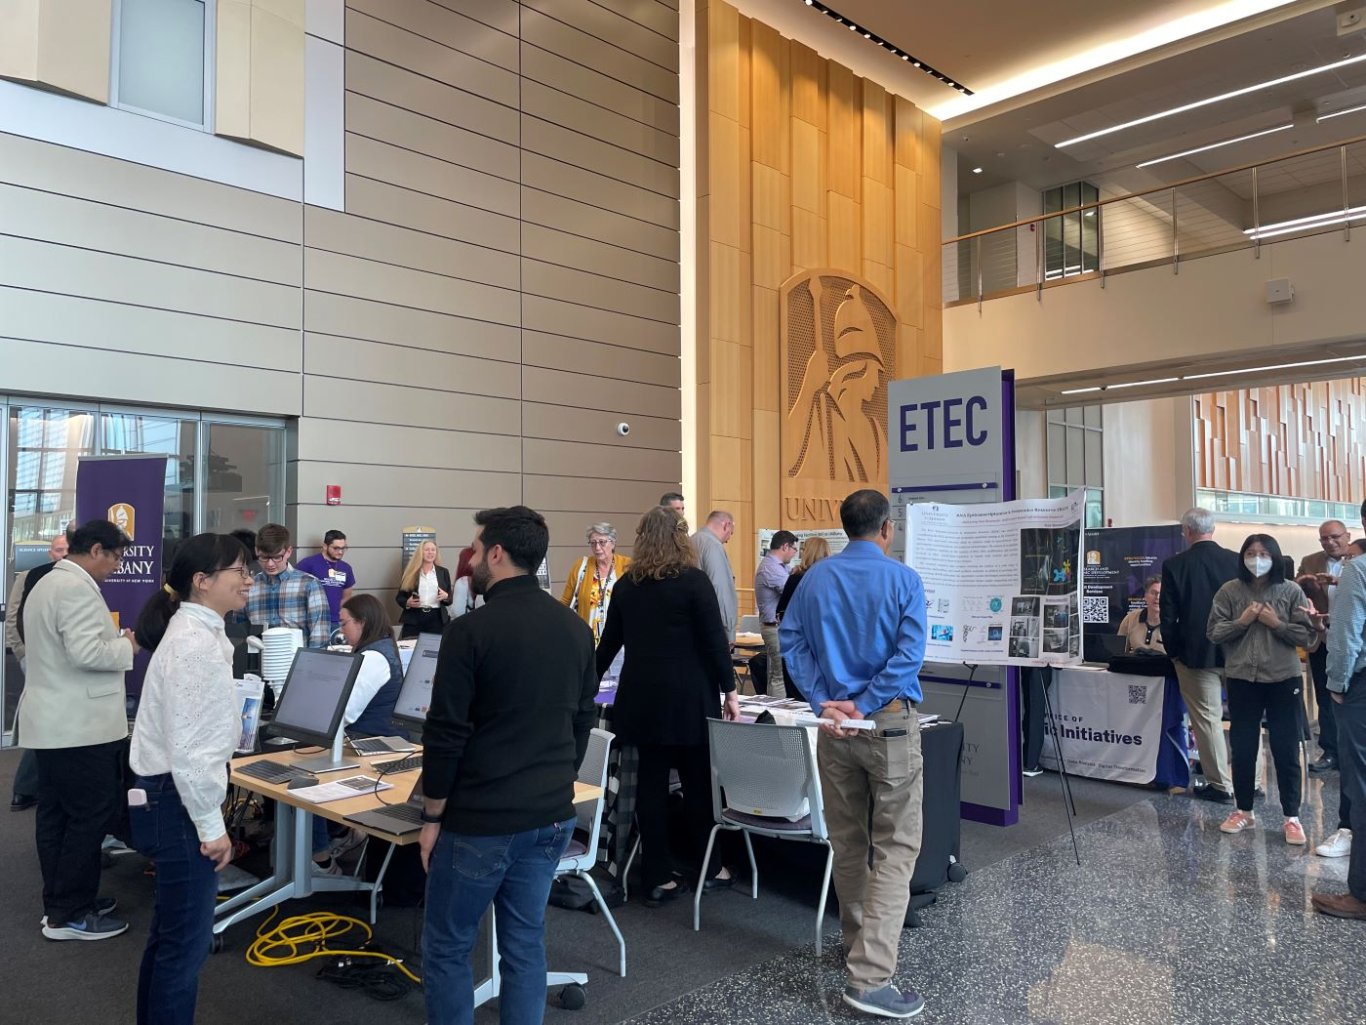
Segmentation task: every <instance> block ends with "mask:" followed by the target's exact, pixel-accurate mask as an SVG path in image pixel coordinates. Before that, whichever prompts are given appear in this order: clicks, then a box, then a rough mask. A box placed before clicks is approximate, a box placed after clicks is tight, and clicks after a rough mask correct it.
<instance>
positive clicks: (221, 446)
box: [203, 423, 285, 533]
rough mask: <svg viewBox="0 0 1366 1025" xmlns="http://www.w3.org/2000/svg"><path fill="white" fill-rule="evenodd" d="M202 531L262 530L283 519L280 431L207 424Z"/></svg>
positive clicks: (282, 455) (282, 465) (282, 471)
mask: <svg viewBox="0 0 1366 1025" xmlns="http://www.w3.org/2000/svg"><path fill="white" fill-rule="evenodd" d="M205 426H207V428H208V440H207V442H206V445H205V451H206V452H207V453H208V459H207V462H206V464H205V468H204V469H205V474H204V528H203V529H205V530H213V531H218V532H220V533H226V532H227V531H230V530H239V529H246V530H259V529H260V528H261V525H262V524H265V523H283V522H284V516H285V495H284V482H285V472H284V465H285V464H284V458H285V432H284V431H282V430H280V429H279V428H278V427H254V426H249V425H242V424H222V423H211V424H206V425H205Z"/></svg>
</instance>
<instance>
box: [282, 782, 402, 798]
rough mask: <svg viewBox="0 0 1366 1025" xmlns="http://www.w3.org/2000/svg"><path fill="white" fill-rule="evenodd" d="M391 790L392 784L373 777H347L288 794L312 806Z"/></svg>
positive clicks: (301, 788) (302, 788)
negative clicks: (308, 802) (310, 803)
mask: <svg viewBox="0 0 1366 1025" xmlns="http://www.w3.org/2000/svg"><path fill="white" fill-rule="evenodd" d="M361 784H364V785H363V786H362V785H361ZM392 789H394V785H393V784H392V783H381V782H380V781H379V780H377V779H375V778H374V777H373V776H348V777H347V778H346V779H338V780H333V781H331V782H329V783H319V784H318V785H317V786H315V787H300V788H299V789H298V790H291V791H290V794H292V795H293V796H294V797H300V798H303V800H305V801H311V802H312V803H313V804H325V803H327V802H328V801H341V800H344V799H345V798H348V797H363V796H365V795H366V794H374V793H378V792H379V791H381V790H392Z"/></svg>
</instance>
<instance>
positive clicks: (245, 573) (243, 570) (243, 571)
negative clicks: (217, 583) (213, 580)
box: [218, 563, 251, 580]
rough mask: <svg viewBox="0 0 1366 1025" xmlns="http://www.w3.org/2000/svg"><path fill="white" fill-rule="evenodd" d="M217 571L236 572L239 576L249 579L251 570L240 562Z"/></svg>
mask: <svg viewBox="0 0 1366 1025" xmlns="http://www.w3.org/2000/svg"><path fill="white" fill-rule="evenodd" d="M218 572H219V573H236V574H237V575H238V576H239V577H242V578H243V579H246V580H249V579H251V570H249V569H247V567H245V566H243V565H242V564H241V563H238V564H237V565H236V566H227V567H225V568H224V569H220V570H218Z"/></svg>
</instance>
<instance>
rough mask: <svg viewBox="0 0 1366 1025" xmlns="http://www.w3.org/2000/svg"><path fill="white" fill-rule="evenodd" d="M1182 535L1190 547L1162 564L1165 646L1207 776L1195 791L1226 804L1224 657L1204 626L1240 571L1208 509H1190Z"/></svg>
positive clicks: (1229, 792) (1229, 795)
mask: <svg viewBox="0 0 1366 1025" xmlns="http://www.w3.org/2000/svg"><path fill="white" fill-rule="evenodd" d="M1181 534H1182V536H1183V537H1185V539H1186V545H1187V548H1186V550H1185V551H1184V552H1181V553H1180V554H1179V555H1173V556H1172V557H1171V558H1170V559H1168V560H1167V561H1166V562H1164V563H1163V564H1162V596H1161V598H1160V599H1159V602H1160V608H1161V610H1162V644H1163V646H1164V647H1165V648H1166V649H1167V654H1168V655H1170V656H1171V659H1172V664H1173V665H1174V666H1175V667H1176V679H1177V682H1178V683H1179V684H1180V687H1181V697H1182V698H1184V699H1185V702H1186V710H1187V711H1188V712H1189V713H1190V720H1191V727H1192V728H1193V729H1194V730H1195V747H1196V750H1197V751H1199V752H1200V767H1201V769H1202V770H1203V771H1204V774H1205V786H1203V787H1201V788H1199V789H1196V790H1195V791H1194V794H1195V796H1196V797H1200V798H1203V799H1204V800H1207V801H1216V802H1218V803H1220V804H1225V803H1227V802H1229V801H1231V800H1233V786H1232V777H1231V776H1230V775H1229V763H1228V747H1227V745H1226V743H1225V741H1224V726H1223V718H1224V714H1223V713H1224V705H1223V696H1222V690H1223V672H1222V666H1223V664H1224V659H1223V655H1222V654H1221V653H1220V651H1219V648H1218V645H1216V644H1214V643H1212V642H1211V641H1210V639H1209V637H1208V636H1207V635H1206V633H1205V630H1206V626H1207V625H1208V623H1209V610H1210V605H1211V604H1212V603H1213V601H1214V594H1215V592H1216V591H1218V590H1219V588H1221V587H1223V586H1224V584H1226V583H1227V582H1228V581H1230V580H1232V579H1233V578H1234V577H1236V576H1237V575H1238V554H1237V553H1236V552H1231V551H1229V550H1228V549H1227V548H1221V547H1220V546H1219V545H1217V544H1215V543H1214V515H1213V514H1212V513H1211V512H1210V511H1209V510H1208V509H1200V508H1195V509H1187V510H1186V514H1185V515H1184V516H1182V517H1181Z"/></svg>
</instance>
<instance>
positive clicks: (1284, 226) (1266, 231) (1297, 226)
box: [1243, 206, 1366, 242]
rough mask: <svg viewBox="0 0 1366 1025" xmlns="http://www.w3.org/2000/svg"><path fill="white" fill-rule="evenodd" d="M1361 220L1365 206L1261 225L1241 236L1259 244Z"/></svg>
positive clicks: (1365, 212) (1244, 230)
mask: <svg viewBox="0 0 1366 1025" xmlns="http://www.w3.org/2000/svg"><path fill="white" fill-rule="evenodd" d="M1363 218H1366V206H1356V207H1351V208H1350V209H1347V210H1330V211H1328V212H1327V213H1322V214H1312V215H1311V216H1309V217H1296V218H1294V219H1292V220H1289V221H1277V222H1276V223H1275V224H1263V225H1262V226H1261V227H1260V228H1244V229H1243V234H1244V235H1247V236H1249V237H1251V239H1252V240H1253V241H1254V242H1260V241H1261V240H1262V239H1267V238H1275V237H1276V236H1278V235H1290V234H1293V233H1294V232H1297V231H1316V230H1318V229H1319V228H1331V227H1332V226H1333V225H1335V224H1348V223H1351V222H1352V221H1359V220H1361V219H1363Z"/></svg>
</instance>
